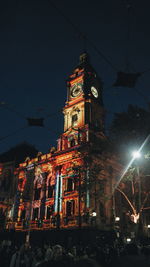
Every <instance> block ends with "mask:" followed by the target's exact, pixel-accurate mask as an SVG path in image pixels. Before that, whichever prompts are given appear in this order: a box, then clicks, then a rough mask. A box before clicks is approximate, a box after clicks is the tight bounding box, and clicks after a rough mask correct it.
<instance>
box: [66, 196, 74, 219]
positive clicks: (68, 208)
mask: <svg viewBox="0 0 150 267" xmlns="http://www.w3.org/2000/svg"><path fill="white" fill-rule="evenodd" d="M74 213H75V201H74V200H70V201H67V202H66V216H72V215H74Z"/></svg>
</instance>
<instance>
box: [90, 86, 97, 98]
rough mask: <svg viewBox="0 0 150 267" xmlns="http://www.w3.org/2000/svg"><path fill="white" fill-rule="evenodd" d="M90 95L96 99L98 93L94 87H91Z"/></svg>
mask: <svg viewBox="0 0 150 267" xmlns="http://www.w3.org/2000/svg"><path fill="white" fill-rule="evenodd" d="M91 93H92V95H93V96H94V97H96V98H97V97H98V91H97V89H96V88H95V87H94V86H92V87H91Z"/></svg>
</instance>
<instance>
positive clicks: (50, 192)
mask: <svg viewBox="0 0 150 267" xmlns="http://www.w3.org/2000/svg"><path fill="white" fill-rule="evenodd" d="M65 187H66V190H65V192H72V191H75V190H77V181H76V180H75V179H73V178H69V179H67V180H66V186H65ZM54 191H55V186H54V185H49V186H48V187H47V190H46V198H52V197H54ZM41 192H42V188H41V187H40V188H35V190H34V200H39V199H41V195H42V193H41Z"/></svg>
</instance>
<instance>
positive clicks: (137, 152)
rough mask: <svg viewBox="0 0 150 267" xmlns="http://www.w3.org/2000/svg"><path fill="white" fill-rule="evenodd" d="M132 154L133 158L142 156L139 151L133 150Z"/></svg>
mask: <svg viewBox="0 0 150 267" xmlns="http://www.w3.org/2000/svg"><path fill="white" fill-rule="evenodd" d="M132 155H133V158H135V159H137V158H140V157H141V154H140V152H139V151H133V152H132Z"/></svg>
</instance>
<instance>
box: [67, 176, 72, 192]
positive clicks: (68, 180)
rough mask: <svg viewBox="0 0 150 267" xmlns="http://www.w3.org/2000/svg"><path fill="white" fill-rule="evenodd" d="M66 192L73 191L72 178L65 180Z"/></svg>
mask: <svg viewBox="0 0 150 267" xmlns="http://www.w3.org/2000/svg"><path fill="white" fill-rule="evenodd" d="M67 191H68V192H70V191H73V179H72V178H68V179H67Z"/></svg>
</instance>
